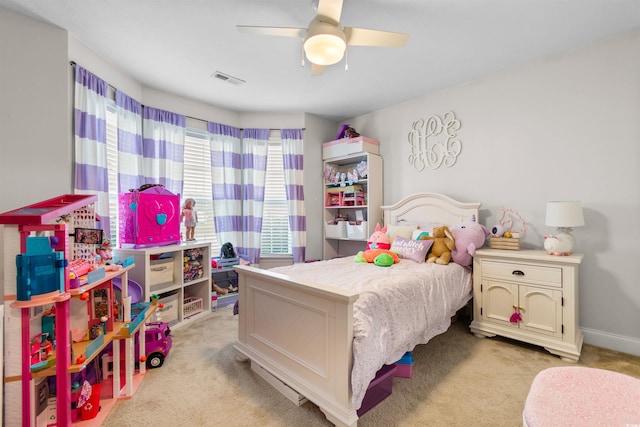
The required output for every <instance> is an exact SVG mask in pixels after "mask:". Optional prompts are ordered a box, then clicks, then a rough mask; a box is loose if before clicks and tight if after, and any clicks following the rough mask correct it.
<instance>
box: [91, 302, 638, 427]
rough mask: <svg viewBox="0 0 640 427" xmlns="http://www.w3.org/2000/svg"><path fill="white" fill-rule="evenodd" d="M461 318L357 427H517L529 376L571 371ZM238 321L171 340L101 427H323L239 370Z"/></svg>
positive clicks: (598, 362) (185, 330) (613, 366)
mask: <svg viewBox="0 0 640 427" xmlns="http://www.w3.org/2000/svg"><path fill="white" fill-rule="evenodd" d="M468 326H469V319H466V318H460V319H458V321H457V322H455V323H454V324H453V325H452V326H451V328H450V329H449V330H448V331H447V332H445V333H444V334H442V335H439V336H437V337H435V338H434V339H432V340H431V341H430V342H429V343H427V344H425V345H419V346H418V347H416V348H415V349H414V351H413V357H414V365H413V372H412V378H410V379H407V378H398V377H396V378H394V379H393V393H392V394H391V396H389V397H388V398H387V399H385V400H384V401H383V402H382V403H380V404H379V405H378V406H376V407H375V408H373V409H372V410H370V411H369V412H367V413H365V414H364V415H363V416H362V417H361V418H360V419H359V420H358V426H362V427H368V426H380V427H383V426H384V427H389V426H491V427H501V426H504V427H515V426H521V425H522V409H523V406H524V401H525V399H526V396H527V393H528V391H529V387H530V385H531V382H532V381H533V378H534V377H535V375H536V374H537V373H538V372H540V371H541V370H543V369H545V368H549V367H553V366H571V365H573V364H571V363H568V362H563V361H562V360H560V358H559V357H557V356H553V355H551V354H549V353H548V352H546V351H545V350H544V349H542V348H539V347H536V346H530V345H527V344H523V343H519V342H517V341H512V340H508V339H503V338H489V339H480V338H476V337H475V336H473V335H472V334H471V333H470V331H469V327H468ZM237 331H238V327H237V317H236V316H233V313H232V310H231V309H230V308H223V309H220V310H218V311H217V312H214V313H211V314H207V315H206V316H204V317H203V318H201V319H199V320H197V321H195V322H193V323H191V324H189V325H187V326H185V327H182V328H179V329H177V330H175V331H173V333H172V335H173V348H172V350H171V353H170V354H169V356H168V357H167V359H166V361H165V363H164V365H163V366H162V367H160V368H157V369H152V370H149V371H147V373H146V374H145V376H144V380H143V381H142V383H141V385H140V387H139V388H138V390H137V392H136V394H135V395H134V396H133V397H132V398H131V399H123V400H120V401H118V402H117V404H116V405H115V407H114V409H113V410H112V411H111V413H110V414H109V415H108V417H107V419H106V421H105V422H104V423H103V426H107V427H127V426H132V427H133V426H136V427H140V426H155V427H163V426H167V427H178V426H218V425H220V426H229V427H235V426H238V427H240V426H261V427H271V426H273V427H279V426H309V427H315V426H330V425H332V424H331V423H329V422H328V421H327V420H326V419H325V417H324V414H323V413H322V412H321V411H320V410H319V409H318V408H317V407H316V406H315V405H314V404H312V403H310V402H306V403H305V404H303V405H301V406H299V407H298V406H295V405H294V404H293V403H291V402H290V401H289V400H287V399H286V398H285V397H284V396H282V395H281V394H280V393H278V392H277V391H275V390H274V389H273V388H272V387H271V386H270V385H269V384H268V383H267V382H266V381H264V380H263V379H262V378H260V377H259V376H258V375H256V374H255V373H254V372H253V371H252V370H251V367H250V363H247V362H238V361H237V360H236V358H235V353H234V350H233V342H234V341H235V339H236V337H237ZM578 364H579V365H581V366H590V367H596V368H601V369H609V370H614V371H618V372H622V373H626V374H628V375H632V376H635V377H637V378H640V357H637V356H632V355H628V354H624V353H619V352H615V351H611V350H606V349H601V348H598V347H594V346H590V345H584V346H583V350H582V356H581V357H580V361H579V362H578Z"/></svg>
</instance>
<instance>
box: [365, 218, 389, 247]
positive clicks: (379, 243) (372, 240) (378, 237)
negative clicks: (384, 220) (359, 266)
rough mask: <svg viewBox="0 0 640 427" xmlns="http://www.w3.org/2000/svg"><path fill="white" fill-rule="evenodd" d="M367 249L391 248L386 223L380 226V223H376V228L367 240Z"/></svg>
mask: <svg viewBox="0 0 640 427" xmlns="http://www.w3.org/2000/svg"><path fill="white" fill-rule="evenodd" d="M367 249H391V243H389V236H387V226H386V225H385V226H384V227H382V228H380V224H376V230H375V231H374V232H373V234H372V235H371V237H369V240H368V241H367Z"/></svg>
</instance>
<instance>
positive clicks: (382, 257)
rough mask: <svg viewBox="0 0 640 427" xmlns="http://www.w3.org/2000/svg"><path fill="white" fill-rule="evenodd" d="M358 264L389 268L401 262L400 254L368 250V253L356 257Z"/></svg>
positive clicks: (381, 250)
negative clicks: (364, 263)
mask: <svg viewBox="0 0 640 427" xmlns="http://www.w3.org/2000/svg"><path fill="white" fill-rule="evenodd" d="M355 261H356V262H370V263H373V264H375V265H377V266H378V267H389V266H392V265H393V264H395V263H397V262H400V258H399V257H398V254H397V253H395V252H393V251H390V250H388V249H367V250H366V251H364V252H363V251H360V252H358V255H356V259H355Z"/></svg>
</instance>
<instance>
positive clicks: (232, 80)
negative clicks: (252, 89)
mask: <svg viewBox="0 0 640 427" xmlns="http://www.w3.org/2000/svg"><path fill="white" fill-rule="evenodd" d="M211 77H214V78H216V79H218V80H222V81H223V82H227V83H231V84H232V85H236V86H240V85H243V84H244V83H245V81H244V80H242V79H239V78H237V77H233V76H230V75H229V74H225V73H221V72H220V71H216V72H215V73H213V74H212V75H211Z"/></svg>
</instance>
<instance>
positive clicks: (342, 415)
mask: <svg viewBox="0 0 640 427" xmlns="http://www.w3.org/2000/svg"><path fill="white" fill-rule="evenodd" d="M234 269H235V270H236V271H237V273H238V289H239V298H238V301H239V302H238V306H239V319H238V341H236V343H235V345H234V348H235V350H236V352H237V353H238V354H239V356H240V357H239V358H240V359H242V356H244V357H246V358H248V359H251V361H252V363H255V364H257V365H259V366H260V367H261V368H262V369H264V370H265V371H267V372H268V373H269V374H271V375H273V376H274V377H276V378H277V379H278V380H280V381H281V382H283V383H284V384H286V385H287V386H288V387H290V388H291V389H293V390H295V391H296V392H298V393H299V394H301V395H302V396H304V397H305V398H307V399H308V400H310V401H312V402H313V403H315V404H316V405H317V406H318V407H319V408H320V410H322V412H323V413H324V414H325V416H326V417H327V419H328V420H329V421H331V422H332V423H334V424H335V425H337V426H356V425H357V421H358V416H357V414H356V411H355V409H353V407H352V406H351V385H350V384H351V367H352V365H353V352H352V345H353V304H354V302H355V301H356V300H357V299H358V294H357V293H355V292H351V291H345V290H343V289H339V288H334V287H330V286H323V285H318V284H315V283H310V282H304V281H302V282H299V281H295V280H291V279H290V278H289V277H288V276H284V275H282V274H278V273H273V272H270V271H268V270H261V269H258V268H254V267H248V266H237V267H234Z"/></svg>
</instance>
